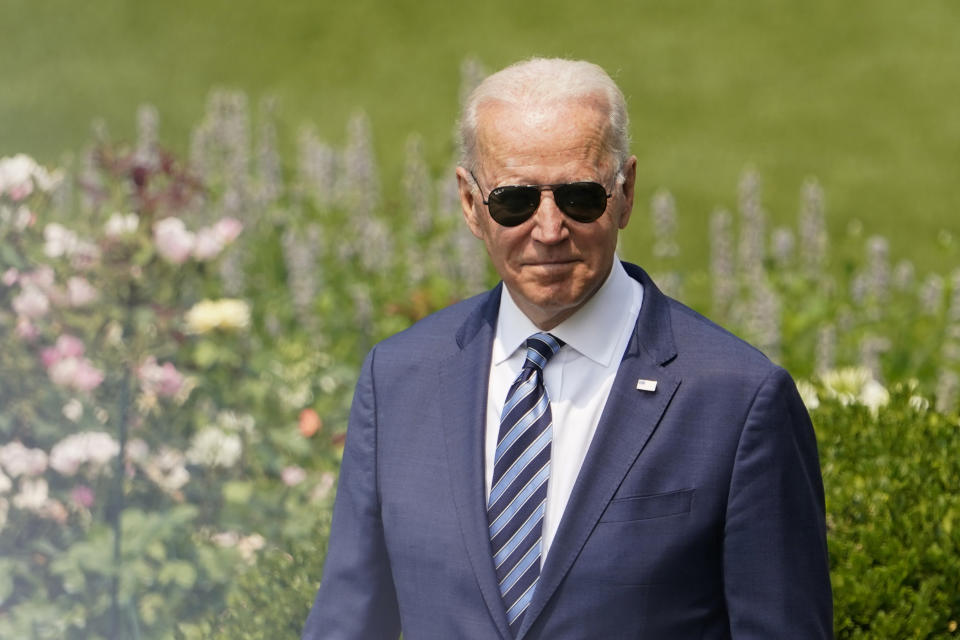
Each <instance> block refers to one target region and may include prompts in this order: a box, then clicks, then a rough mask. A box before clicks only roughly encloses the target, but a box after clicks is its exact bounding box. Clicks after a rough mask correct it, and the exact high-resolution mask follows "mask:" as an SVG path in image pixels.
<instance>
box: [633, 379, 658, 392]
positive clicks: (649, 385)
mask: <svg viewBox="0 0 960 640" xmlns="http://www.w3.org/2000/svg"><path fill="white" fill-rule="evenodd" d="M637 389H638V390H639V391H656V390H657V381H656V380H644V379H643V378H640V379H639V380H637Z"/></svg>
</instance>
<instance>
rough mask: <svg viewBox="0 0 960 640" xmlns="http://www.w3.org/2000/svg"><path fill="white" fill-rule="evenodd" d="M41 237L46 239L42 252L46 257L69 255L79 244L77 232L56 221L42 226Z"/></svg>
mask: <svg viewBox="0 0 960 640" xmlns="http://www.w3.org/2000/svg"><path fill="white" fill-rule="evenodd" d="M43 239H44V240H45V241H46V242H45V243H44V245H43V253H44V254H45V255H46V256H47V257H48V258H59V257H61V256H70V255H72V254H73V253H74V251H76V250H77V248H78V247H79V246H80V238H79V237H77V234H76V233H74V232H73V231H71V230H70V229H67V228H66V227H65V226H63V225H62V224H57V223H56V222H51V223H50V224H48V225H47V226H46V227H44V228H43Z"/></svg>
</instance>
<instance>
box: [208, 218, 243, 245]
mask: <svg viewBox="0 0 960 640" xmlns="http://www.w3.org/2000/svg"><path fill="white" fill-rule="evenodd" d="M213 230H214V232H215V233H216V234H217V236H219V238H220V240H221V241H222V242H223V244H230V243H231V242H233V241H234V240H236V239H237V237H238V236H239V235H240V232H241V231H243V223H242V222H240V221H239V220H237V219H236V218H231V217H226V218H220V220H218V221H217V223H216V224H215V225H213Z"/></svg>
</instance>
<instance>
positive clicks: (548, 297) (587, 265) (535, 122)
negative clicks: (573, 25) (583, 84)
mask: <svg viewBox="0 0 960 640" xmlns="http://www.w3.org/2000/svg"><path fill="white" fill-rule="evenodd" d="M606 123H607V116H606V114H605V113H604V112H603V110H602V109H599V108H598V107H597V103H596V102H595V101H590V100H577V101H568V102H563V103H560V104H556V105H551V106H550V107H548V108H546V109H543V110H535V111H530V110H523V109H521V108H519V107H515V106H512V105H507V104H504V103H501V102H496V101H489V102H485V103H483V104H482V105H481V106H480V109H479V110H478V113H477V125H478V126H477V146H478V154H479V159H480V169H479V171H477V172H476V176H477V180H478V181H479V183H480V186H481V187H482V189H483V193H484V194H485V195H488V194H489V193H490V191H491V190H493V189H495V188H497V187H500V186H506V185H545V184H558V183H565V182H582V181H589V182H599V183H600V184H602V185H604V187H605V188H606V189H607V192H608V193H610V192H612V193H613V196H612V197H611V198H610V199H609V200H607V208H606V210H605V211H604V213H603V215H602V216H600V218H599V219H597V220H595V221H594V222H577V221H575V220H573V219H571V218H569V217H567V216H566V215H564V213H563V212H562V211H560V209H558V208H557V205H556V202H555V201H554V199H553V192H551V191H543V192H542V194H541V199H540V206H539V207H538V208H537V210H536V212H535V213H534V214H533V216H532V217H531V218H530V219H529V220H527V221H525V222H524V223H522V224H520V225H518V226H516V227H503V226H500V225H499V224H497V222H495V221H494V220H493V218H491V217H490V214H489V212H488V211H487V207H486V206H485V205H484V204H483V200H482V199H481V197H480V194H479V193H478V192H476V191H475V190H474V188H473V187H474V184H473V179H472V178H471V177H470V174H469V172H468V171H467V170H466V169H464V168H463V167H459V168H458V169H457V180H458V183H459V187H460V200H461V204H462V206H463V213H464V217H465V218H466V221H467V224H468V225H469V227H470V230H471V231H472V232H473V234H474V235H475V236H477V237H478V238H480V239H481V240H483V242H484V244H486V247H487V253H489V254H490V259H491V260H492V261H493V265H494V267H495V268H496V270H497V273H499V274H500V277H501V278H502V279H503V282H504V284H505V285H506V287H507V289H508V290H509V291H510V294H511V295H512V297H513V299H514V301H515V302H516V303H517V306H518V307H520V309H521V310H522V311H523V312H524V313H525V314H526V315H527V317H529V318H530V319H531V320H532V321H533V322H534V324H536V325H537V326H538V327H540V328H541V329H544V330H549V329H552V328H553V327H555V326H556V325H557V324H559V323H560V322H562V321H563V320H565V319H566V318H568V317H569V316H570V315H571V314H573V313H574V312H575V311H576V310H577V309H579V308H580V307H582V306H583V305H584V304H585V303H586V302H587V300H589V299H590V297H591V296H592V295H593V294H594V293H596V291H597V289H599V288H600V286H601V285H602V284H603V282H604V280H605V279H606V277H607V275H608V274H609V273H610V269H611V267H612V265H613V257H614V250H615V249H616V246H617V233H618V231H619V230H620V229H623V228H624V227H626V226H627V221H628V220H629V218H630V210H631V208H632V207H633V185H634V178H635V175H636V162H637V161H636V158H635V157H631V158H630V159H629V160H628V161H627V162H626V163H625V165H624V166H623V169H622V170H623V174H624V176H625V178H626V180H625V181H624V182H623V184H620V185H617V184H616V181H615V176H616V172H617V169H618V167H616V166H611V162H612V161H611V158H610V154H609V153H607V152H606V151H605V150H604V144H603V142H604V134H605V132H606Z"/></svg>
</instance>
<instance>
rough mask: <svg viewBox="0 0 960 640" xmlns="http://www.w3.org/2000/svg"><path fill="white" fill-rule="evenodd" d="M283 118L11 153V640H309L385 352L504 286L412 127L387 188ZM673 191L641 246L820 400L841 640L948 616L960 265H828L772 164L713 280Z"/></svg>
mask: <svg viewBox="0 0 960 640" xmlns="http://www.w3.org/2000/svg"><path fill="white" fill-rule="evenodd" d="M261 111H262V112H264V113H265V114H266V116H265V117H264V118H263V120H262V122H261V124H260V126H259V127H258V128H257V129H256V130H255V131H254V130H253V128H252V127H251V126H250V121H249V116H248V108H247V104H246V99H245V97H244V96H243V95H241V94H231V93H215V94H213V95H212V96H211V99H210V104H209V105H208V113H207V115H206V116H205V118H204V120H203V121H202V122H201V123H200V124H199V126H198V128H197V130H196V131H195V134H194V137H193V140H192V143H191V157H190V161H189V163H188V165H184V164H182V163H180V162H178V161H176V160H175V159H174V158H173V157H171V156H170V155H168V154H166V153H165V152H163V151H162V150H161V149H160V148H159V147H158V145H157V141H156V129H157V122H156V113H155V112H154V111H153V110H151V109H149V108H147V109H144V110H142V111H141V113H140V114H139V127H140V133H139V140H138V142H137V144H136V147H135V148H134V149H126V148H123V147H119V146H116V145H112V144H110V143H108V142H106V141H105V136H104V139H103V140H100V141H99V142H98V143H97V144H96V145H95V146H94V147H92V149H91V150H89V151H88V152H86V153H85V154H83V156H82V160H81V162H80V163H79V165H78V166H77V167H74V168H72V170H70V171H49V170H47V169H45V168H43V167H41V166H39V165H38V164H37V163H36V162H34V161H33V160H31V159H30V158H29V157H27V156H23V155H20V156H15V157H13V158H3V159H0V341H2V342H3V345H2V347H3V348H0V373H2V374H3V379H2V384H0V406H2V407H3V411H0V532H2V535H0V637H36V638H98V637H118V636H121V637H170V635H171V633H174V630H175V631H176V633H178V634H180V635H182V636H183V637H187V638H208V637H224V638H244V637H250V638H254V637H274V636H276V635H277V634H278V633H280V634H282V635H291V636H292V635H295V633H296V632H297V630H299V628H300V626H301V625H302V623H303V620H304V619H305V616H306V611H307V608H308V607H309V605H310V602H311V600H312V597H313V593H314V591H315V589H316V585H317V581H318V580H319V577H320V571H321V568H322V561H323V553H324V550H325V545H326V532H327V529H328V525H329V515H330V512H329V510H330V505H331V502H332V497H333V490H334V485H335V480H336V470H337V465H338V460H339V455H340V448H341V447H342V444H343V434H344V429H345V422H346V416H347V413H348V410H349V403H350V398H351V395H352V386H353V382H354V380H355V376H356V372H357V369H358V367H359V365H360V362H361V360H362V357H363V355H364V354H365V353H366V351H367V350H368V349H369V347H370V346H371V345H372V344H373V343H374V342H376V341H377V340H379V339H381V338H383V337H385V336H387V335H390V334H392V333H394V332H396V331H398V330H400V329H403V328H405V327H406V326H408V325H409V324H410V323H412V322H413V321H415V320H417V319H418V318H420V317H422V316H423V315H425V314H427V313H429V312H431V311H432V310H435V309H437V308H439V307H442V306H445V305H446V304H448V303H449V302H451V301H454V300H456V299H458V298H461V297H464V296H466V295H469V294H472V293H475V292H478V291H479V290H481V289H483V288H485V287H486V286H488V285H489V284H490V273H489V271H488V268H487V264H486V258H485V256H484V255H483V248H482V245H481V244H480V243H479V242H477V241H476V239H475V238H473V237H472V236H471V235H470V233H469V231H468V230H467V229H466V227H465V225H463V224H462V220H461V219H460V214H459V202H458V199H457V192H456V185H455V182H454V181H453V180H452V178H451V176H452V172H451V171H446V172H445V174H444V175H445V176H446V178H445V179H438V180H434V179H433V178H432V177H431V172H430V171H429V170H428V169H427V166H426V163H425V161H424V159H423V156H422V143H421V142H420V141H419V139H418V138H416V137H412V138H411V139H410V143H409V145H408V148H407V152H408V153H407V160H406V166H405V168H404V172H403V174H404V177H403V185H402V189H400V190H398V193H401V194H402V195H401V197H399V198H398V199H399V200H400V202H396V201H395V200H397V199H395V200H394V201H390V202H388V203H386V204H384V203H383V202H382V199H381V196H380V185H379V178H378V171H377V167H376V164H375V163H374V162H373V161H372V151H371V149H372V142H371V138H370V131H369V127H368V125H367V123H366V120H365V119H364V118H363V117H362V116H357V117H356V118H354V119H352V120H351V122H350V123H349V125H348V131H347V142H346V145H345V146H344V148H342V149H336V148H333V147H330V146H329V145H326V144H325V143H323V142H322V141H320V140H318V139H317V138H316V136H315V135H314V134H313V133H312V132H311V131H310V130H309V129H306V130H304V131H303V133H302V134H301V136H300V138H299V141H298V156H297V160H296V162H290V163H284V162H281V159H280V157H279V154H278V152H277V149H276V131H275V129H274V125H273V121H272V117H271V115H270V114H271V113H272V107H271V105H270V104H264V105H263V108H262V109H261ZM251 140H252V142H251ZM251 151H255V153H251ZM675 207H676V204H675V202H674V200H673V198H672V197H671V196H670V195H669V194H668V193H666V192H660V193H658V194H657V195H656V196H655V198H654V200H653V202H652V214H653V216H652V219H653V222H654V233H653V243H652V249H651V251H650V252H649V259H641V260H639V262H641V263H644V264H645V265H647V266H649V267H650V268H651V269H652V270H653V271H654V272H655V274H654V275H655V279H656V280H657V281H658V282H659V283H661V284H662V285H663V287H664V288H665V289H667V291H668V292H672V293H676V294H679V295H681V297H682V298H683V299H684V300H685V301H688V302H691V303H693V305H694V306H695V307H698V308H702V309H704V310H706V311H708V312H709V313H710V315H711V316H713V317H715V318H716V319H718V320H720V321H721V322H723V323H724V324H726V325H728V326H730V327H732V328H734V329H736V330H737V331H738V332H740V333H742V334H744V335H745V336H746V337H748V338H750V339H751V340H753V341H754V342H756V343H758V344H759V345H761V346H762V347H763V348H764V349H765V350H766V351H767V352H768V353H769V354H770V355H771V356H772V357H774V359H776V360H778V361H780V362H781V363H783V364H784V365H785V366H787V368H788V369H790V370H791V372H792V373H794V374H795V376H797V377H798V378H800V379H801V380H800V383H799V386H800V390H801V392H802V394H803V397H804V399H805V401H806V402H807V405H808V407H809V408H810V409H811V410H812V411H813V412H814V421H815V423H816V425H817V429H818V433H819V436H820V441H821V455H822V458H823V463H824V479H825V483H826V486H827V494H828V512H829V514H830V539H831V556H832V561H833V567H834V581H835V587H836V595H837V605H836V608H837V632H838V635H839V636H840V637H851V638H852V637H861V636H862V637H867V635H869V636H870V637H901V636H911V635H915V636H917V637H934V636H935V635H936V634H940V633H946V632H945V631H944V629H948V627H949V625H950V623H951V620H956V619H957V611H958V610H960V604H958V603H957V601H956V597H955V594H956V593H958V592H960V589H958V588H957V586H958V584H960V577H958V575H960V574H958V570H957V569H956V565H955V562H953V561H952V560H951V559H950V558H951V557H953V558H955V557H958V554H957V553H956V551H957V549H956V546H957V543H956V540H957V538H956V536H955V535H954V534H953V531H954V530H953V529H952V527H953V526H954V525H952V524H951V523H952V522H953V519H954V516H955V513H954V512H955V511H956V508H957V505H955V504H954V503H955V501H954V500H952V499H951V498H950V495H952V494H950V493H949V492H950V491H951V489H949V487H950V483H949V482H948V480H949V478H954V477H956V475H957V473H956V472H957V469H955V466H956V465H955V464H954V463H953V462H952V460H954V459H956V458H957V456H956V452H957V450H958V442H957V440H956V434H957V433H958V429H957V427H958V425H957V421H956V407H957V394H958V387H960V274H952V275H951V276H949V277H943V276H939V275H936V274H934V275H931V276H927V277H926V278H925V279H923V280H922V281H921V280H920V279H919V278H917V276H916V275H915V274H914V273H913V272H912V269H911V268H910V266H909V264H907V263H901V264H900V265H896V266H895V267H892V266H891V265H889V264H887V252H888V248H887V246H886V241H885V240H883V239H877V238H872V239H869V240H868V242H867V244H866V252H865V254H863V255H861V254H860V253H859V252H857V251H854V252H849V253H850V255H846V253H847V252H846V250H840V251H837V250H835V251H833V252H832V253H831V250H830V243H829V238H828V237H827V235H826V232H825V224H824V216H825V209H824V206H823V194H822V193H821V192H820V190H819V188H818V187H817V186H816V184H815V183H810V184H808V185H806V186H805V188H804V195H803V205H802V210H801V217H800V220H799V224H798V225H797V229H796V231H794V230H792V229H787V228H779V229H774V230H773V231H772V232H770V233H769V234H768V233H767V231H766V226H765V218H764V216H765V214H764V211H763V207H762V203H761V196H760V188H759V181H758V178H757V176H756V175H755V174H753V173H750V172H748V173H746V174H745V176H744V179H743V182H742V184H741V192H740V202H739V205H738V214H739V215H738V217H734V216H733V215H731V214H729V213H725V212H722V211H721V212H718V213H717V214H716V215H715V216H714V217H713V220H712V222H711V228H710V237H711V242H712V253H711V257H710V272H709V273H703V272H701V271H697V270H691V269H689V268H686V269H681V268H680V266H679V265H680V262H679V260H680V258H681V256H682V252H681V249H682V242H680V241H679V239H678V238H676V235H675V234H676V229H677V224H676V219H675V216H676V211H675ZM388 213H389V215H387V214H388ZM735 238H736V241H735ZM847 244H849V243H847ZM859 245H862V243H858V246H859ZM624 257H627V258H629V257H630V256H629V255H625V256H624ZM911 379H915V382H913V383H910V384H908V383H906V382H903V381H907V380H911ZM898 383H899V386H898ZM854 443H859V444H858V445H857V446H854ZM926 443H930V446H926ZM912 474H915V475H912ZM894 478H895V479H896V481H895V482H894V481H893V480H892V479H894ZM938 483H939V484H938ZM908 494H912V497H911V499H910V500H908V499H907V498H906V497H905V496H906V495H908ZM884 496H885V497H884ZM893 504H897V505H899V507H903V509H904V511H897V510H894V509H892V508H888V507H889V506H890V505H893ZM899 507H898V508H899ZM901 513H908V514H909V516H904V517H901V516H900V515H898V514H901ZM894 527H899V528H900V530H899V531H898V532H896V534H894V532H893V531H892V528H894ZM915 545H926V547H925V548H928V549H930V551H929V552H923V551H916V549H918V548H919V547H917V546H915ZM951 554H952V556H951ZM937 563H940V564H937ZM888 566H889V567H892V568H889V569H888V568H887V567H888ZM934 567H936V571H938V572H939V573H937V574H936V575H935V572H934ZM863 576H866V577H865V578H864V579H863V580H860V579H859V577H863ZM936 576H939V577H936ZM951 594H953V595H951ZM924 603H926V604H924ZM906 607H912V608H911V609H910V610H909V611H908V610H907V609H906ZM885 612H886V613H885ZM911 630H916V633H914V632H913V631H911ZM921 631H922V633H926V634H927V635H926V636H924V635H922V633H921ZM948 631H949V629H948Z"/></svg>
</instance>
